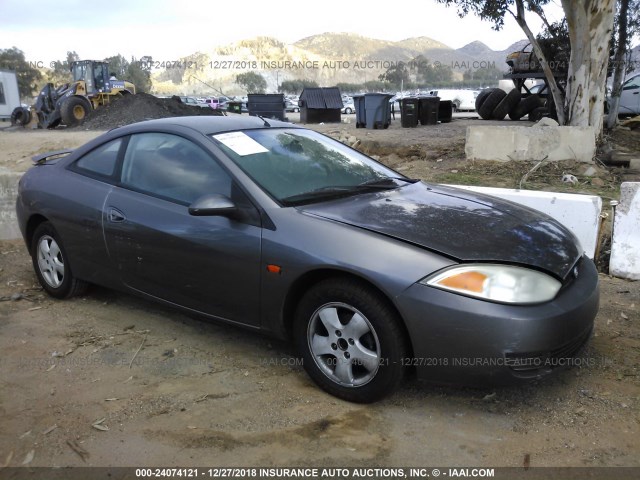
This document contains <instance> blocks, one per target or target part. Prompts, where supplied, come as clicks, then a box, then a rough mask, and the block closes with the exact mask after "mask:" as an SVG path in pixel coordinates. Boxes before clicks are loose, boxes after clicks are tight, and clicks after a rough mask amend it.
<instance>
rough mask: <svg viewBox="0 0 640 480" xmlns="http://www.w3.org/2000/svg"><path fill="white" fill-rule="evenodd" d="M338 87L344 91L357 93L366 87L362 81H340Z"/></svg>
mask: <svg viewBox="0 0 640 480" xmlns="http://www.w3.org/2000/svg"><path fill="white" fill-rule="evenodd" d="M336 87H338V88H339V89H340V91H341V92H342V93H357V92H360V91H362V90H363V89H364V85H362V84H361V83H347V82H338V83H337V84H336Z"/></svg>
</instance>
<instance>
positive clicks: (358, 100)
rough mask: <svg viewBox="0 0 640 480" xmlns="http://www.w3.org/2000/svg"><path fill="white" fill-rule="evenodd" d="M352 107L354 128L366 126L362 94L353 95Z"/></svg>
mask: <svg viewBox="0 0 640 480" xmlns="http://www.w3.org/2000/svg"><path fill="white" fill-rule="evenodd" d="M353 108H354V109H355V111H356V128H362V127H366V126H367V115H366V113H365V109H364V94H360V95H353Z"/></svg>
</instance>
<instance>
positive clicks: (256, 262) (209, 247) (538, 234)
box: [16, 116, 599, 402]
mask: <svg viewBox="0 0 640 480" xmlns="http://www.w3.org/2000/svg"><path fill="white" fill-rule="evenodd" d="M34 161H35V166H34V167H33V168H31V169H30V170H29V171H27V172H26V173H25V174H24V176H23V177H22V178H21V180H20V182H19V189H18V198H17V204H16V210H17V218H18V223H19V225H20V229H21V232H22V235H23V237H24V240H25V242H26V245H27V248H28V249H29V252H30V253H31V256H32V259H33V267H34V269H35V272H36V275H37V278H38V280H39V282H40V284H41V285H42V287H43V288H44V289H45V291H46V292H48V293H49V294H50V295H51V296H53V297H56V298H67V297H70V296H73V295H76V294H79V293H81V292H83V291H84V290H85V289H86V287H87V285H88V284H89V283H95V284H98V285H103V286H105V287H109V288H114V289H118V290H122V291H125V292H129V293H132V294H135V295H140V296H142V297H146V298H148V299H151V300H154V301H159V302H163V303H165V304H168V305H170V306H173V307H178V308H181V309H183V310H185V311H187V312H191V313H198V314H200V315H202V316H203V317H207V318H211V319H216V320H219V321H223V322H228V323H231V324H233V325H240V326H243V327H245V328H247V329H249V330H251V331H259V332H263V333H265V334H269V335H273V336H275V337H278V338H282V339H291V340H292V341H293V343H294V344H295V345H296V347H297V349H298V351H299V352H300V355H301V356H302V358H303V361H304V368H305V370H306V371H307V372H308V374H309V375H310V376H311V377H312V378H313V380H314V381H315V382H316V383H317V384H318V385H319V386H320V387H322V388H323V389H325V390H326V391H327V392H329V393H331V394H333V395H336V396H338V397H341V398H343V399H346V400H350V401H355V402H371V401H375V400H377V399H380V398H382V397H383V396H385V395H387V394H389V393H390V392H392V391H393V390H394V389H395V388H396V387H397V386H398V384H399V383H400V382H401V380H402V378H403V376H404V374H405V372H407V371H409V370H415V371H416V372H417V374H418V377H419V378H421V379H430V380H435V381H438V382H446V383H462V384H478V383H480V384H482V385H488V384H496V383H513V382H519V381H525V380H531V379H539V378H542V377H544V376H546V375H547V374H549V373H550V372H552V371H554V370H555V369H556V368H557V367H562V366H566V365H567V364H568V363H570V362H571V358H572V357H573V356H574V355H576V354H577V352H578V351H579V350H580V348H581V347H582V346H583V345H584V344H585V342H587V340H588V338H589V336H590V334H591V331H592V328H593V322H594V317H595V315H596V312H597V309H598V299H599V294H598V275H597V272H596V269H595V266H594V264H593V262H592V261H591V260H590V259H589V258H587V257H585V256H584V254H583V251H582V249H581V247H580V245H579V244H578V242H577V240H576V238H575V237H574V236H573V235H572V234H571V233H570V232H569V231H568V230H567V229H566V228H564V227H563V226H562V225H560V224H559V223H557V222H556V221H555V220H553V219H552V218H550V217H548V216H546V215H544V214H542V213H539V212H536V211H534V210H531V209H529V208H525V207H522V206H519V205H516V204H513V203H509V202H507V201H504V200H501V199H498V198H493V197H490V196H486V195H481V194H476V193H472V192H469V191H462V190H457V189H455V188H451V187H445V186H440V185H435V184H430V183H423V182H421V181H418V180H415V179H411V178H407V177H405V176H403V175H402V174H400V173H398V172H396V171H393V170H391V169H389V168H388V167H386V166H384V165H382V164H381V163H378V162H376V161H374V160H373V159H371V158H369V157H367V156H365V155H363V154H361V153H359V152H358V151H356V150H353V149H351V148H349V147H347V146H345V145H343V144H342V143H340V142H338V141H335V140H333V139H331V138H329V137H326V136H323V135H321V134H319V133H316V132H313V131H311V130H307V129H305V128H301V127H298V126H295V125H292V124H289V123H284V122H278V121H276V120H269V121H268V122H266V121H264V120H263V119H260V118H256V117H246V116H245V117H241V116H230V117H208V116H207V117H182V118H169V119H163V120H151V121H146V122H140V123H136V124H132V125H128V126H125V127H120V128H116V129H113V130H111V131H109V132H107V133H105V134H103V135H101V136H100V137H98V138H96V139H94V140H92V141H90V142H89V143H87V144H86V145H84V146H82V147H80V148H78V149H77V150H75V151H66V152H54V153H52V154H42V155H38V156H36V157H34Z"/></svg>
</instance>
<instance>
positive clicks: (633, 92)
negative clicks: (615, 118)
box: [618, 74, 640, 116]
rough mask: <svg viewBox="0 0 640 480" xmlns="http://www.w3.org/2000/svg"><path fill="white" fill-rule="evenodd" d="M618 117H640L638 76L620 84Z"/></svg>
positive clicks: (639, 75)
mask: <svg viewBox="0 0 640 480" xmlns="http://www.w3.org/2000/svg"><path fill="white" fill-rule="evenodd" d="M618 115H621V116H626V115H640V74H637V75H634V76H632V77H631V78H629V79H627V80H626V81H625V82H624V83H623V84H622V92H620V109H619V111H618Z"/></svg>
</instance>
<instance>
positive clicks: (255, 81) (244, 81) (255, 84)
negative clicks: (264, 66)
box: [236, 72, 267, 93]
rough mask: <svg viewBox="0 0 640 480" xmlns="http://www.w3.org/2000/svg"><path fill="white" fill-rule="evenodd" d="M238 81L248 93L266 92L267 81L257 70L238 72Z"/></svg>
mask: <svg viewBox="0 0 640 480" xmlns="http://www.w3.org/2000/svg"><path fill="white" fill-rule="evenodd" d="M236 83H237V84H238V85H240V86H241V87H242V88H244V89H245V90H246V91H247V93H264V92H265V91H266V89H267V81H266V80H265V79H264V78H263V77H262V75H260V74H258V73H255V72H245V73H240V74H238V75H237V76H236Z"/></svg>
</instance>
